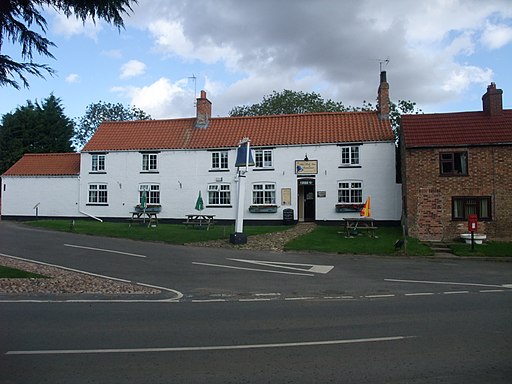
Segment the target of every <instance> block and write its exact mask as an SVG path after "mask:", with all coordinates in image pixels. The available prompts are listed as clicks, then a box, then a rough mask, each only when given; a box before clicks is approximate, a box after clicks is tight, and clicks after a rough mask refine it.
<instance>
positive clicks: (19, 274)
mask: <svg viewBox="0 0 512 384" xmlns="http://www.w3.org/2000/svg"><path fill="white" fill-rule="evenodd" d="M44 278H46V276H43V275H38V274H37V273H31V272H26V271H22V270H20V269H16V268H10V267H4V266H1V265H0V279H44Z"/></svg>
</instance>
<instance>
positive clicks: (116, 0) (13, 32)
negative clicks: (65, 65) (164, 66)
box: [0, 0, 137, 89]
mask: <svg viewBox="0 0 512 384" xmlns="http://www.w3.org/2000/svg"><path fill="white" fill-rule="evenodd" d="M130 3H135V4H136V3H137V0H88V1H84V0H1V5H0V86H6V85H9V86H12V87H14V88H16V89H19V87H20V86H19V83H18V81H17V80H16V76H18V77H19V78H20V80H21V81H22V83H23V85H24V86H25V87H26V88H28V87H29V83H28V80H27V77H26V75H27V74H29V75H34V76H38V77H42V78H44V75H43V73H48V74H50V75H52V74H54V70H53V69H52V68H51V67H50V66H48V65H46V64H37V63H34V62H33V61H32V59H33V55H34V53H37V54H39V55H42V56H47V57H50V58H54V56H53V55H52V54H51V52H50V48H51V47H55V44H54V43H53V42H51V41H50V40H48V39H47V38H45V37H44V36H43V35H45V34H46V30H47V23H46V19H45V18H44V17H43V16H42V15H41V9H42V8H43V7H51V8H53V9H55V10H57V11H59V12H63V13H64V15H66V16H67V17H70V16H72V15H75V16H76V17H77V18H78V19H81V20H82V21H84V22H85V20H86V19H87V18H88V17H90V18H91V19H92V20H93V21H94V22H96V20H100V19H103V20H105V21H106V22H107V23H109V24H113V25H114V26H116V27H117V28H118V29H120V28H122V27H124V23H123V18H122V16H123V15H125V14H128V13H129V11H133V10H132V8H131V6H130ZM32 25H35V26H36V27H38V28H39V29H40V30H41V31H42V35H41V34H40V33H37V32H35V31H34V30H31V29H30V27H31V26H32ZM4 39H5V40H7V41H10V42H11V43H13V44H20V45H21V57H22V59H23V60H28V61H26V62H17V61H15V60H13V59H12V58H11V57H10V56H7V55H2V54H1V52H2V44H3V42H4Z"/></svg>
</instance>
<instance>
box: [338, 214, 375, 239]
mask: <svg viewBox="0 0 512 384" xmlns="http://www.w3.org/2000/svg"><path fill="white" fill-rule="evenodd" d="M343 221H344V222H345V233H346V235H347V236H351V235H352V234H353V233H355V232H357V231H366V232H367V233H368V235H369V236H370V237H375V231H376V230H377V227H376V226H375V219H373V218H371V217H348V218H345V219H343Z"/></svg>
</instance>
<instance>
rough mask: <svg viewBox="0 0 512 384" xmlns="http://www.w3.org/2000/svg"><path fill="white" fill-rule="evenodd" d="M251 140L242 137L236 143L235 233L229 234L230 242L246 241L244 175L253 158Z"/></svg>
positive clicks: (252, 163) (241, 242)
mask: <svg viewBox="0 0 512 384" xmlns="http://www.w3.org/2000/svg"><path fill="white" fill-rule="evenodd" d="M250 144H251V140H249V138H248V137H245V138H243V139H242V140H241V141H240V143H239V144H238V150H237V153H236V162H235V166H236V167H237V168H238V174H237V176H238V204H237V210H236V221H235V233H232V234H231V235H229V242H230V243H231V244H245V243H247V236H246V235H245V234H244V233H243V231H244V201H245V176H246V173H247V172H248V171H249V166H253V165H254V159H253V157H252V154H251V146H250Z"/></svg>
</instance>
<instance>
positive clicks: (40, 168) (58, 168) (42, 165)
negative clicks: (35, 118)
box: [3, 153, 80, 176]
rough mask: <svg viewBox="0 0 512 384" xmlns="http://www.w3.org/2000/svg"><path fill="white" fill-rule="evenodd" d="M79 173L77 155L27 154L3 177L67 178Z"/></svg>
mask: <svg viewBox="0 0 512 384" xmlns="http://www.w3.org/2000/svg"><path fill="white" fill-rule="evenodd" d="M79 173H80V154H79V153H27V154H25V155H23V157H22V158H21V159H19V160H18V161H17V162H16V163H15V164H14V165H13V166H12V167H11V168H9V169H8V170H7V171H6V172H5V173H4V174H3V176H67V175H78V174H79Z"/></svg>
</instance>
